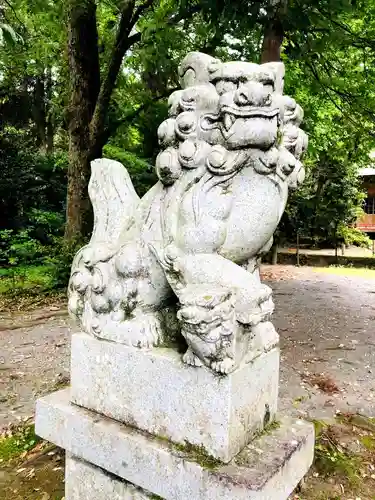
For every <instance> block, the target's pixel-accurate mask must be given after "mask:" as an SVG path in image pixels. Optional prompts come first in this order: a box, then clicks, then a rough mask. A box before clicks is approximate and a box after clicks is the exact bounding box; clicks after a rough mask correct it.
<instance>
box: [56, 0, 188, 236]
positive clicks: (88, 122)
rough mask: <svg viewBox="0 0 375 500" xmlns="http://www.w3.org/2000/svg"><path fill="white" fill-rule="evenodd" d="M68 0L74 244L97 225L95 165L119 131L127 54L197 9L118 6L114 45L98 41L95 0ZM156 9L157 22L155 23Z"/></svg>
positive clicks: (127, 2)
mask: <svg viewBox="0 0 375 500" xmlns="http://www.w3.org/2000/svg"><path fill="white" fill-rule="evenodd" d="M66 1H67V17H68V46H69V67H70V75H71V76H70V78H71V100H70V109H69V172H68V191H67V221H66V231H65V237H66V239H67V240H68V241H69V240H73V239H80V238H82V237H84V236H85V235H86V234H88V232H89V231H90V229H91V227H92V224H91V218H92V217H91V208H90V203H89V200H88V195H87V185H88V179H89V175H90V162H91V160H93V159H94V158H97V157H100V156H101V154H102V149H103V146H104V145H105V144H106V142H107V140H108V138H109V136H110V134H111V133H113V131H114V130H115V129H116V127H113V125H111V124H109V123H108V117H109V113H110V111H111V105H112V97H113V92H114V90H115V88H116V82H117V80H118V78H119V75H120V70H121V67H122V63H123V59H124V56H125V54H126V53H127V52H128V51H130V50H132V51H133V50H134V46H135V45H137V44H138V43H139V42H140V41H141V40H142V38H144V39H148V40H149V41H150V39H152V38H153V36H154V34H155V32H157V31H158V30H160V28H165V27H167V26H168V25H177V24H178V23H181V22H182V21H183V20H184V19H186V18H189V17H191V16H192V15H194V14H195V12H196V11H197V8H196V6H195V5H189V3H188V4H186V5H185V4H179V3H178V2H175V3H174V2H162V1H157V0H144V1H143V2H139V1H136V0H122V1H117V2H113V4H111V13H112V16H111V20H110V24H109V23H107V26H109V25H110V26H111V27H112V28H113V27H114V30H113V29H112V31H114V34H113V37H112V40H110V41H109V40H108V39H107V38H106V36H105V34H104V36H103V40H99V38H98V28H97V26H98V18H97V5H96V2H95V0H66ZM151 9H152V10H153V14H154V19H153V22H149V12H150V10H151ZM102 42H103V45H106V46H105V47H103V45H102ZM108 45H110V48H108ZM154 48H155V47H154ZM99 49H101V50H103V52H104V54H105V60H104V57H100V54H99V52H100V50H99ZM156 76H157V75H155V79H156ZM154 98H155V99H157V98H158V96H154Z"/></svg>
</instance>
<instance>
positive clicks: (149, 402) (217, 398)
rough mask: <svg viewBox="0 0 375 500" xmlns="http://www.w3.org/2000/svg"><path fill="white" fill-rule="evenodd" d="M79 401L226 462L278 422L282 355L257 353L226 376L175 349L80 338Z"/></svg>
mask: <svg viewBox="0 0 375 500" xmlns="http://www.w3.org/2000/svg"><path fill="white" fill-rule="evenodd" d="M71 367H72V369H71V384H72V386H71V400H72V402H73V403H75V404H77V405H79V406H82V407H84V408H88V409H89V410H94V411H96V412H98V413H101V414H102V415H106V416H107V417H111V418H113V419H115V420H118V421H120V422H123V423H125V424H128V425H130V426H132V427H136V428H138V429H140V430H142V431H146V432H148V433H150V434H153V435H155V436H159V437H160V438H163V439H167V440H170V441H172V442H174V443H177V444H185V443H186V442H188V443H189V444H191V445H194V446H198V447H202V449H204V450H205V451H206V453H208V454H209V455H211V456H213V457H214V458H217V459H219V460H221V461H223V462H228V461H229V460H231V459H232V458H233V457H234V456H235V455H237V453H238V452H239V451H241V450H242V448H243V447H244V446H245V445H246V444H247V443H248V442H249V440H250V439H251V436H252V435H253V434H254V433H255V432H257V431H261V430H262V429H263V427H264V425H265V424H267V423H269V422H271V421H273V420H274V418H275V415H276V410H277V394H278V382H279V349H278V346H277V345H276V346H275V345H274V344H271V347H270V350H269V351H268V352H264V351H263V352H262V353H261V354H260V353H256V352H255V353H254V356H253V357H250V358H249V359H248V360H247V363H244V364H243V365H242V366H241V367H240V368H239V369H238V370H235V371H234V372H233V373H231V374H229V375H227V376H220V375H217V374H215V373H213V372H212V371H210V370H208V369H206V368H203V367H201V368H194V367H191V366H188V365H186V364H184V363H183V362H182V360H181V354H179V353H178V352H177V351H176V350H175V349H163V348H158V349H153V350H151V351H144V350H140V349H134V348H131V347H126V346H124V345H121V344H115V343H113V342H106V341H103V340H98V339H96V338H94V337H92V336H90V335H87V334H79V335H73V338H72V362H71Z"/></svg>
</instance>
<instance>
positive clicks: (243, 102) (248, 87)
mask: <svg viewBox="0 0 375 500" xmlns="http://www.w3.org/2000/svg"><path fill="white" fill-rule="evenodd" d="M270 99H271V96H270V93H269V92H268V91H267V90H266V89H265V88H264V86H263V85H262V84H261V83H259V82H248V83H243V84H242V85H240V86H239V87H238V89H237V90H236V92H235V94H234V102H235V103H236V104H237V106H265V105H268V104H270Z"/></svg>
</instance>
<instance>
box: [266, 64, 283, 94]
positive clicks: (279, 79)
mask: <svg viewBox="0 0 375 500" xmlns="http://www.w3.org/2000/svg"><path fill="white" fill-rule="evenodd" d="M261 66H262V68H266V69H270V70H271V71H272V72H273V74H274V75H275V89H274V90H275V92H276V93H277V94H282V93H283V91H284V76H285V66H284V63H282V62H276V61H275V62H268V63H264V64H262V65H261Z"/></svg>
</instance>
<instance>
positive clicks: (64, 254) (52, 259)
mask: <svg viewBox="0 0 375 500" xmlns="http://www.w3.org/2000/svg"><path fill="white" fill-rule="evenodd" d="M82 246H83V243H82V242H81V241H70V242H65V241H64V239H63V238H56V239H55V241H54V245H53V246H52V247H51V249H50V254H49V255H48V256H47V257H46V259H45V261H44V262H45V263H46V264H47V265H48V267H49V275H50V281H49V286H50V287H51V288H54V289H59V288H66V287H67V286H68V282H69V278H70V270H71V267H72V262H73V258H74V256H75V254H76V253H77V252H78V250H79V249H80V248H81V247H82Z"/></svg>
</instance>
